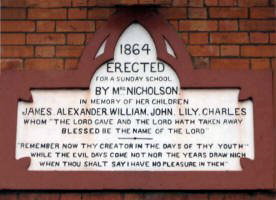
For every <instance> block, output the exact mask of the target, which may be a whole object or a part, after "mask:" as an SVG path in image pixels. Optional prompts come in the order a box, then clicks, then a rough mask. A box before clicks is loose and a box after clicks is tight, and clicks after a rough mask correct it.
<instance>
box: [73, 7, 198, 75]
mask: <svg viewBox="0 0 276 200" xmlns="http://www.w3.org/2000/svg"><path fill="white" fill-rule="evenodd" d="M134 22H136V23H139V24H140V25H142V26H143V27H144V28H145V29H146V30H147V31H148V32H149V34H150V36H151V37H152V39H153V41H154V44H155V47H156V52H157V59H159V60H162V61H164V62H166V63H167V64H168V65H170V66H171V67H172V68H173V69H174V70H175V72H176V73H177V75H178V76H179V75H180V74H182V73H183V72H184V71H185V70H188V71H190V70H192V69H193V66H192V62H191V58H190V56H189V54H188V53H187V51H186V50H185V47H184V43H183V41H182V40H181V39H180V38H179V37H178V35H177V32H176V31H175V30H174V29H173V28H172V27H171V25H170V24H169V23H168V22H166V21H165V20H164V19H163V17H162V16H161V15H160V14H158V13H157V12H155V11H154V10H145V9H141V8H138V7H133V8H128V9H123V10H121V11H120V9H119V11H118V12H117V13H115V14H114V15H113V16H111V17H110V19H109V20H108V22H107V24H106V25H105V26H104V27H102V29H100V30H99V31H98V32H97V33H96V34H95V36H94V37H93V38H92V39H91V40H90V41H89V42H88V45H87V46H86V47H85V49H84V52H83V54H82V57H81V59H80V62H79V65H78V68H79V69H80V70H85V71H87V72H91V75H93V74H94V72H95V71H96V70H97V68H98V67H100V66H101V65H102V64H103V63H104V62H106V61H108V60H111V59H113V57H114V50H115V46H116V43H117V41H118V39H119V38H120V36H121V34H122V33H123V32H124V31H125V30H126V29H127V27H128V26H130V25H131V24H132V23H134ZM103 43H105V51H104V52H103V53H102V54H101V55H100V56H98V57H97V56H96V55H97V52H98V50H99V49H100V47H101V45H102V44H103ZM166 43H167V44H166ZM167 45H169V47H171V49H172V50H173V52H174V53H175V57H174V56H172V55H171V54H169V53H168V51H167ZM91 78H92V77H91Z"/></svg>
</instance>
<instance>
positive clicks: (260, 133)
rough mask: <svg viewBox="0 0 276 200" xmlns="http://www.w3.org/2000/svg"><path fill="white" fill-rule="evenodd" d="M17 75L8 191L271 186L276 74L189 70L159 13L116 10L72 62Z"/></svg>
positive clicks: (6, 167) (5, 146)
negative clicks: (68, 67) (66, 67)
mask: <svg viewBox="0 0 276 200" xmlns="http://www.w3.org/2000/svg"><path fill="white" fill-rule="evenodd" d="M11 79H12V80H14V81H17V82H22V84H21V85H15V86H14V87H12V88H13V90H11V89H9V90H8V88H4V87H2V86H1V90H2V92H3V96H5V97H6V98H4V100H2V102H1V105H6V103H7V102H9V101H10V102H9V104H10V106H6V107H3V108H4V112H3V113H6V114H5V115H4V114H3V113H2V115H1V121H3V122H5V119H6V122H7V123H3V124H1V130H3V132H2V131H1V141H2V142H1V146H0V148H1V151H2V152H4V155H5V156H1V163H5V164H1V176H2V178H3V179H2V180H5V181H3V182H2V181H1V182H0V184H1V187H3V188H46V189H51V188H55V189H89V188H90V189H93V188H94V189H105V188H114V189H120V188H122V189H123V188H124V189H135V188H136V189H137V188H141V189H143V188H145V189H216V188H221V189H222V188H223V189H233V188H235V189H240V188H247V189H249V188H251V189H253V188H267V189H268V188H272V187H273V179H272V174H273V164H272V163H273V162H272V161H273V152H272V147H273V141H272V113H271V107H270V106H271V100H272V98H271V95H272V88H271V72H270V71H264V72H251V71H246V72H245V71H244V72H241V71H237V72H234V71H212V70H194V69H193V68H192V64H191V60H190V58H189V56H188V54H187V53H186V52H185V49H184V47H183V43H182V42H181V41H180V40H179V39H178V38H177V34H176V33H175V32H174V31H173V30H172V28H171V27H169V25H167V23H166V22H164V21H163V20H162V18H161V17H160V16H159V15H158V14H156V13H155V12H152V11H149V12H144V11H140V10H139V9H138V10H137V9H136V10H131V11H126V10H124V11H123V12H121V13H120V12H119V13H118V14H116V15H114V16H113V17H112V18H111V19H110V21H109V23H108V24H107V25H106V27H104V28H103V29H102V30H100V31H99V32H98V33H97V34H96V36H95V38H94V40H93V41H91V42H90V43H89V44H88V46H87V47H86V49H85V51H84V53H83V55H82V58H81V61H80V63H79V68H78V69H77V70H75V71H68V72H16V73H8V74H4V75H3V76H2V77H1V81H2V83H3V84H2V85H3V86H5V84H7V82H8V81H9V80H11ZM260 80H262V81H260ZM259 81H260V82H259ZM255 83H258V85H255ZM264 87H265V88H266V90H263V88H264ZM8 97H9V98H8ZM11 99H13V101H11ZM7 113H8V114H7ZM6 115H7V116H8V117H7V116H6ZM264 116H266V120H263V118H264ZM3 138H7V142H3ZM14 173H15V174H17V175H18V176H13V177H11V174H14ZM256 173H262V174H263V176H262V177H258V178H257V177H256V176H255V174H256ZM76 177H77V178H76ZM24 179H28V180H30V182H28V183H26V184H21V183H23V182H24ZM40 179H43V180H44V181H43V183H41V182H39V184H38V182H37V181H39V180H40ZM73 179H74V180H75V179H76V180H78V181H77V182H78V184H76V183H74V181H71V180H73ZM50 180H54V181H51V182H50ZM241 180H243V181H241ZM89 181H90V182H89ZM91 181H92V182H91ZM164 181H165V182H164ZM203 181H204V182H203ZM13 183H16V184H13Z"/></svg>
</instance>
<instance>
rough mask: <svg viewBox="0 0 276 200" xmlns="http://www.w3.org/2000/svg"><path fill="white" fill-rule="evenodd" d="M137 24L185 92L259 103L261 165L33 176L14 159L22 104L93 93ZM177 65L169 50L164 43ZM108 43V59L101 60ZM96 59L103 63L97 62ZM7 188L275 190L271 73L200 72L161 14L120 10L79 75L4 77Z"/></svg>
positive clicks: (2, 172)
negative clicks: (40, 96) (39, 95)
mask: <svg viewBox="0 0 276 200" xmlns="http://www.w3.org/2000/svg"><path fill="white" fill-rule="evenodd" d="M133 22H138V23H140V24H141V25H142V26H143V27H144V28H145V29H146V30H147V31H148V32H149V33H150V35H151V37H152V38H153V40H154V43H155V46H156V49H157V57H158V59H160V60H162V61H164V62H166V63H167V64H169V65H170V66H171V67H172V69H174V70H175V72H176V74H177V75H178V77H179V80H180V85H181V87H182V88H189V89H190V88H239V89H240V94H239V100H240V101H242V100H246V99H249V98H251V99H252V100H253V102H254V141H255V160H253V161H252V160H248V159H241V165H242V167H243V170H242V171H227V172H221V171H215V172H214V171H211V172H210V171H200V172H194V171H193V172H192V171H190V172H189V171H183V172H178V171H175V172H168V171H167V172H165V171H161V172H160V171H158V172H147V171H136V172H133V171H123V172H119V171H114V172H113V171H98V172H97V171H96V172H95V171H93V172H89V171H88V172H87V171H86V172H81V171H71V172H68V171H64V172H56V171H28V170H27V168H28V165H29V163H30V158H23V159H20V160H15V146H16V144H15V142H16V125H17V124H16V123H17V105H18V101H19V100H24V101H32V97H31V93H30V90H31V89H72V88H82V89H88V87H89V84H90V81H91V78H92V76H93V74H94V73H95V71H96V70H97V69H98V67H100V66H101V65H102V64H103V63H105V62H107V61H108V60H111V59H112V58H113V53H114V49H115V46H116V42H117V41H118V39H119V37H120V35H121V34H122V32H123V31H124V30H125V29H126V28H127V27H128V26H129V25H130V24H131V23H133ZM164 39H166V40H167V41H168V42H169V44H170V46H171V47H172V48H173V50H174V52H175V54H176V58H175V57H173V56H171V55H169V54H168V53H167V51H166V46H165V40H164ZM104 41H106V47H105V49H106V50H105V52H104V53H103V54H102V55H100V56H99V57H96V53H97V51H98V49H99V48H100V46H101V44H102V43H103V42H104ZM95 57H96V58H95ZM0 94H1V98H0V106H1V112H0V119H1V123H0V188H1V189H170V190H171V189H189V190H190V189H272V188H273V173H274V168H273V157H274V154H273V146H274V140H273V139H274V137H273V134H272V130H273V122H272V72H271V71H270V70H267V71H258V72H256V71H245V70H243V71H231V70H209V69H193V66H192V62H191V59H190V56H189V55H188V53H187V52H186V51H185V48H184V45H183V42H182V41H181V40H180V39H179V38H178V35H177V33H176V32H175V31H174V30H173V28H172V27H170V26H169V24H168V23H167V22H166V21H165V20H164V19H163V18H162V17H161V16H160V15H159V14H158V13H156V12H155V11H153V10H150V9H147V10H145V9H141V8H135V7H134V8H128V9H121V10H119V11H118V12H117V13H116V14H114V15H113V16H111V17H110V19H109V21H108V23H107V24H106V25H105V26H104V27H103V28H102V29H101V30H99V31H98V32H97V33H96V34H95V36H94V37H93V39H92V40H91V41H90V42H89V44H88V45H87V46H86V47H85V50H84V52H83V54H82V57H81V60H80V62H79V65H78V69H76V70H72V71H45V72H40V71H16V72H15V71H9V72H5V73H3V74H2V75H1V76H0Z"/></svg>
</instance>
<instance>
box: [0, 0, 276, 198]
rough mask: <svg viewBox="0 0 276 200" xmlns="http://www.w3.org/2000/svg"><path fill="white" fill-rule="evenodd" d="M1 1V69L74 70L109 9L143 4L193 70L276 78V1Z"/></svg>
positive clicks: (243, 193)
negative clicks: (161, 19)
mask: <svg viewBox="0 0 276 200" xmlns="http://www.w3.org/2000/svg"><path fill="white" fill-rule="evenodd" d="M1 4H2V5H1V19H2V21H1V31H2V34H1V71H5V70H29V69H35V70H49V69H56V70H71V69H74V68H76V66H77V63H78V60H79V58H80V55H81V53H82V50H83V47H84V46H85V44H86V42H87V40H88V39H89V38H91V37H93V33H94V32H95V31H96V30H97V29H99V28H100V26H101V25H102V24H103V23H105V21H106V20H107V18H108V17H109V16H110V15H111V14H112V13H113V12H114V11H115V7H114V5H115V4H116V5H134V4H143V5H148V6H157V7H158V10H159V12H161V13H162V14H163V15H164V16H165V18H166V19H168V21H169V22H170V23H171V24H172V25H173V26H174V28H175V30H176V31H178V32H179V35H180V37H181V38H182V39H183V42H184V43H185V44H186V47H187V49H188V51H189V53H190V55H191V56H192V59H193V64H194V66H195V67H196V68H213V69H218V68H227V69H237V70H244V69H251V70H263V69H269V68H272V69H274V71H275V73H276V61H275V55H276V49H275V43H276V33H275V29H276V21H275V12H276V11H275V7H274V6H275V5H274V4H276V3H275V1H274V0H1ZM274 85H276V81H275V84H274ZM275 99H276V98H275ZM275 105H276V103H275ZM275 118H276V117H275ZM273 198H274V199H276V196H275V193H273V192H260V191H259V192H257V191H252V192H246V191H239V192H237V191H236V192H215V191H212V192H131V193H129V192H76V193H67V192H5V193H3V192H2V193H1V194H0V199H20V200H23V199H24V200H25V199H48V200H51V199H61V200H66V199H74V200H75V199H76V200H79V199H83V200H86V199H131V200H132V199H134V200H135V199H158V200H159V199H185V200H186V199H199V200H201V199H209V200H219V199H221V200H222V199H223V200H228V199H229V200H230V199H231V200H234V199H237V200H238V199H246V200H247V199H248V200H249V199H250V200H255V199H256V200H257V199H260V200H261V199H273Z"/></svg>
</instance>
